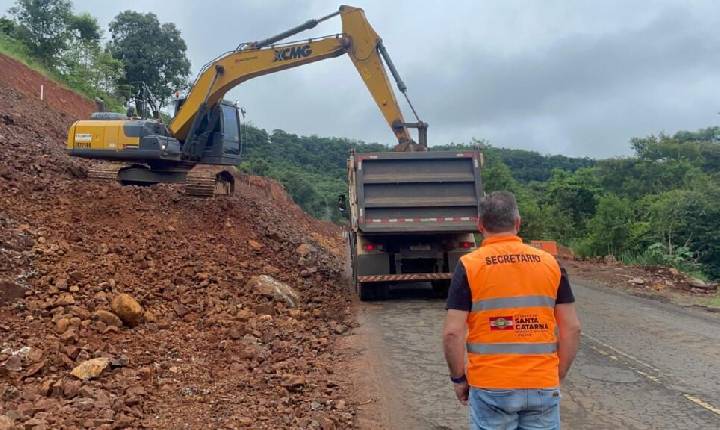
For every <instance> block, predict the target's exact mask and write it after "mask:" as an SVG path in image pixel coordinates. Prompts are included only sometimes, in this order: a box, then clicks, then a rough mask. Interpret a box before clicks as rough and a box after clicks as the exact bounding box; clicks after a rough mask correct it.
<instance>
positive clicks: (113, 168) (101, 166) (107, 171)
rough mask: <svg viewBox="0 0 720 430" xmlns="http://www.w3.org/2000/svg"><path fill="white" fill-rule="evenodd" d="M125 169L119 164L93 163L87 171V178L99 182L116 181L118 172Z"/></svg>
mask: <svg viewBox="0 0 720 430" xmlns="http://www.w3.org/2000/svg"><path fill="white" fill-rule="evenodd" d="M123 167H125V165H124V164H120V163H95V164H93V166H92V167H90V168H88V170H87V178H88V179H95V180H100V181H117V180H118V172H119V171H120V169H122V168H123Z"/></svg>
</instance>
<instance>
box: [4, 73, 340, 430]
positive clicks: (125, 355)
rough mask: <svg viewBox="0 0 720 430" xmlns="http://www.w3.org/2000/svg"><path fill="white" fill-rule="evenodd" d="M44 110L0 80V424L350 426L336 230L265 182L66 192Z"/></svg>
mask: <svg viewBox="0 0 720 430" xmlns="http://www.w3.org/2000/svg"><path fill="white" fill-rule="evenodd" d="M1 67H3V66H2V63H0V68H1ZM4 73H5V71H4V70H2V69H0V76H5V75H4ZM23 73H25V72H23ZM26 78H27V79H38V80H41V79H42V78H41V77H39V76H35V77H33V75H32V73H29V72H28V75H27V76H26ZM56 109H58V108H57V107H52V106H50V105H48V104H46V103H44V102H40V101H39V100H36V99H34V98H30V97H28V96H26V95H25V94H23V93H22V92H20V91H16V90H15V89H13V88H11V87H8V86H7V84H6V83H4V82H3V80H2V79H0V166H1V168H0V427H2V428H27V429H30V428H32V429H66V428H67V429H76V428H92V429H124V428H167V429H170V428H183V429H208V428H213V429H216V428H217V429H223V428H227V429H232V428H254V429H278V428H298V429H299V428H303V429H305V428H322V429H333V428H348V427H351V426H352V423H353V417H354V409H353V407H352V406H350V405H351V404H352V403H351V402H350V400H349V399H347V396H348V395H349V394H348V393H349V392H348V386H349V382H350V381H349V380H348V378H349V377H348V376H346V375H344V374H338V373H337V372H335V369H336V368H337V367H336V366H337V365H338V362H339V361H340V358H339V357H338V356H337V353H336V351H335V350H334V344H335V340H336V339H337V338H338V336H341V335H342V333H344V332H345V330H339V329H338V327H343V328H344V327H352V326H353V324H354V322H353V318H352V313H351V311H350V297H349V294H348V293H347V292H346V291H345V289H344V288H343V283H342V282H341V280H340V279H341V273H340V271H341V269H342V267H343V264H342V261H343V260H342V251H341V249H342V247H341V243H340V235H339V231H338V229H337V228H336V227H334V226H333V225H331V224H327V223H322V222H319V221H317V220H314V219H311V218H309V217H308V216H306V215H305V214H304V213H303V212H302V211H301V210H300V209H298V208H297V207H296V206H295V205H294V204H292V202H291V201H290V199H289V198H288V197H287V195H285V194H284V192H283V190H282V188H281V187H280V186H278V185H277V184H276V183H274V182H271V181H269V180H266V179H264V178H256V177H245V178H244V179H243V180H242V181H241V183H240V184H238V186H237V187H236V197H233V198H229V199H205V200H199V199H192V198H189V197H186V196H183V195H182V194H181V193H180V192H179V190H178V189H177V188H175V187H173V186H164V185H161V186H156V187H152V188H137V187H120V186H118V185H116V184H103V183H97V182H86V181H80V180H77V178H76V177H77V176H82V172H83V169H84V168H85V167H86V163H85V162H82V161H77V160H74V159H70V158H68V157H67V156H66V155H65V154H64V151H63V140H64V138H65V132H66V129H67V126H68V125H69V124H70V123H71V121H72V120H74V119H75V117H74V116H73V115H72V114H71V113H68V112H65V111H58V110H56ZM76 109H77V107H76ZM81 109H88V110H89V109H91V106H84V107H82V108H81ZM301 273H302V275H301ZM260 276H265V277H263V278H262V279H263V280H265V281H267V280H268V279H272V280H273V282H272V285H273V286H274V287H277V286H278V285H283V286H286V287H287V288H288V289H285V287H278V288H281V290H280V291H282V294H281V295H279V296H278V295H275V290H274V289H263V288H260V289H253V288H249V287H248V283H250V281H251V280H252V279H256V280H257V279H258V278H256V277H260ZM265 288H266V287H265ZM290 291H292V292H294V293H295V294H291V293H290ZM126 295H127V296H126ZM120 297H122V298H123V299H119V298H120ZM288 299H291V300H292V302H293V303H292V304H293V305H294V307H292V306H291V304H290V303H289V302H288V301H287V300H288ZM118 300H121V301H122V303H120V302H118ZM73 369H75V370H73Z"/></svg>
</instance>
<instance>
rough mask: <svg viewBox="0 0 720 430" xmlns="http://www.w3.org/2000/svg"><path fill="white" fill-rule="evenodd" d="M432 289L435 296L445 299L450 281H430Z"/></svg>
mask: <svg viewBox="0 0 720 430" xmlns="http://www.w3.org/2000/svg"><path fill="white" fill-rule="evenodd" d="M432 289H433V292H434V293H435V296H436V297H437V298H440V299H446V298H447V296H448V290H449V289H450V281H448V280H442V281H432Z"/></svg>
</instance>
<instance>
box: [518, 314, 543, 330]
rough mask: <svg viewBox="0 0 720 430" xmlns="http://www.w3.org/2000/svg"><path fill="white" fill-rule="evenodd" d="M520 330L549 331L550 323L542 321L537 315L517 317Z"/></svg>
mask: <svg viewBox="0 0 720 430" xmlns="http://www.w3.org/2000/svg"><path fill="white" fill-rule="evenodd" d="M515 320H516V322H517V327H516V328H517V329H518V330H534V331H538V330H543V331H544V330H548V323H546V322H543V321H540V318H539V317H538V316H537V315H515Z"/></svg>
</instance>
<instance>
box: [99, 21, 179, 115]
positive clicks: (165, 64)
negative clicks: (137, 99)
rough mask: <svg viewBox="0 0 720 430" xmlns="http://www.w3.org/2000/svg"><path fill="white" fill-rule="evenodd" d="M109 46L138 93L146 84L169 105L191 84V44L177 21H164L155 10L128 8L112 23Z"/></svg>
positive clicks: (126, 80)
mask: <svg viewBox="0 0 720 430" xmlns="http://www.w3.org/2000/svg"><path fill="white" fill-rule="evenodd" d="M110 33H111V35H112V40H111V41H110V43H109V44H108V48H109V50H110V53H111V54H112V56H113V58H115V59H117V60H119V61H121V62H122V64H123V66H124V71H125V76H124V77H123V82H122V83H123V84H125V85H126V86H128V87H130V88H131V89H132V93H135V92H137V91H138V90H139V89H140V87H139V85H140V84H141V83H143V82H144V83H145V84H146V85H147V86H148V87H149V88H150V91H152V93H153V95H154V96H155V97H156V98H157V99H158V101H159V102H160V104H161V105H165V104H166V102H167V101H168V100H169V98H170V96H171V94H173V92H174V91H176V90H178V89H180V88H183V87H184V86H185V85H186V84H187V77H188V75H189V74H190V61H189V60H188V59H187V56H186V51H187V45H186V44H185V41H184V40H183V38H182V37H181V35H180V31H179V30H178V29H177V27H176V26H175V24H172V23H164V24H160V22H159V21H158V18H157V16H156V15H155V14H154V13H146V14H142V13H139V12H134V11H129V10H128V11H124V12H121V13H120V14H118V15H117V16H116V17H115V19H113V21H112V22H111V23H110Z"/></svg>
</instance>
